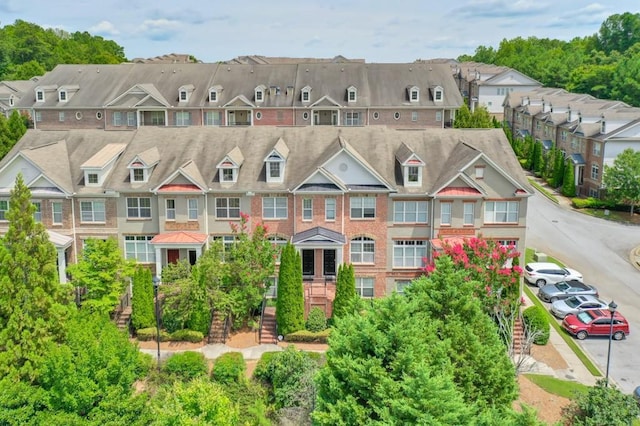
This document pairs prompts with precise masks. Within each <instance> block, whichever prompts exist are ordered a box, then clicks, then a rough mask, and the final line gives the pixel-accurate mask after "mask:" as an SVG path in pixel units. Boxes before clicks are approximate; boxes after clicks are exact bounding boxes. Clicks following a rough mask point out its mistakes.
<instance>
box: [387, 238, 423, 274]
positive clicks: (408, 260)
mask: <svg viewBox="0 0 640 426" xmlns="http://www.w3.org/2000/svg"><path fill="white" fill-rule="evenodd" d="M426 257H427V242H426V241H424V240H396V241H394V242H393V267H394V268H421V267H423V266H424V261H425V258H426Z"/></svg>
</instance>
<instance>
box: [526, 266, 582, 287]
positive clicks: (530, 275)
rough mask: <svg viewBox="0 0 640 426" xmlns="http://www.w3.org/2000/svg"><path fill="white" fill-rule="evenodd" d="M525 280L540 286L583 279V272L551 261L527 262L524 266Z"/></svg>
mask: <svg viewBox="0 0 640 426" xmlns="http://www.w3.org/2000/svg"><path fill="white" fill-rule="evenodd" d="M524 280H525V281H526V282H528V283H529V284H535V285H536V286H538V287H542V286H545V285H547V284H555V283H557V282H560V281H568V280H578V281H582V274H581V273H580V272H578V271H576V270H575V269H571V268H563V267H561V266H558V265H556V264H555V263H551V262H534V263H527V265H526V266H525V267H524Z"/></svg>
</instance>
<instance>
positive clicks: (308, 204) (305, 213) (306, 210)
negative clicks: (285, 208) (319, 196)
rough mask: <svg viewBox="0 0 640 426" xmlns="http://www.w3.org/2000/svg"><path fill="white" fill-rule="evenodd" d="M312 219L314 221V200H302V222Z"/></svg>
mask: <svg viewBox="0 0 640 426" xmlns="http://www.w3.org/2000/svg"><path fill="white" fill-rule="evenodd" d="M312 219H313V199H311V198H303V199H302V220H312Z"/></svg>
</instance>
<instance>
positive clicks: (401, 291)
mask: <svg viewBox="0 0 640 426" xmlns="http://www.w3.org/2000/svg"><path fill="white" fill-rule="evenodd" d="M410 285H411V281H409V280H403V281H396V292H397V293H398V294H404V289H405V288H407V287H408V286H410Z"/></svg>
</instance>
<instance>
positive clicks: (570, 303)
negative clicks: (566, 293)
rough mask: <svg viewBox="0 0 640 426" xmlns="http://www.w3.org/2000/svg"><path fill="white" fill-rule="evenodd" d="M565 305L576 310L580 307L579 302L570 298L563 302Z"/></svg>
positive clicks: (574, 298) (575, 298)
mask: <svg viewBox="0 0 640 426" xmlns="http://www.w3.org/2000/svg"><path fill="white" fill-rule="evenodd" d="M565 303H566V304H567V306H568V307H570V308H577V307H578V306H580V300H579V299H578V298H577V297H570V298H568V299H567V300H566V301H565Z"/></svg>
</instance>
